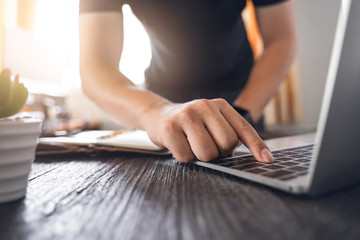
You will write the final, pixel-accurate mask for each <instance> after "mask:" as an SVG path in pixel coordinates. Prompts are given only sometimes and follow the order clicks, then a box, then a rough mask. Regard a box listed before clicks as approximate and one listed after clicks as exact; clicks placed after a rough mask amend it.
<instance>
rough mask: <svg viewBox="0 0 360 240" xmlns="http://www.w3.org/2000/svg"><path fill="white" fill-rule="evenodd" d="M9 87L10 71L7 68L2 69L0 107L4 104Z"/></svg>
mask: <svg viewBox="0 0 360 240" xmlns="http://www.w3.org/2000/svg"><path fill="white" fill-rule="evenodd" d="M10 87H11V72H10V70H9V69H4V71H2V72H1V73H0V109H1V108H3V107H4V106H5V104H6V103H7V100H8V98H9V95H10Z"/></svg>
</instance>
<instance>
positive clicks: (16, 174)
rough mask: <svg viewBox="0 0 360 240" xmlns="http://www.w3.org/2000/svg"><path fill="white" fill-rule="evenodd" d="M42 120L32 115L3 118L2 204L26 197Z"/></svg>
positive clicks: (0, 127)
mask: <svg viewBox="0 0 360 240" xmlns="http://www.w3.org/2000/svg"><path fill="white" fill-rule="evenodd" d="M41 123H42V121H41V120H38V119H34V118H31V117H23V118H5V119H0V203H3V202H8V201H12V200H16V199H20V198H22V197H24V196H25V194H26V187H27V183H28V178H29V173H30V170H31V164H32V163H33V161H34V159H35V149H36V145H37V142H38V138H39V135H40V131H41Z"/></svg>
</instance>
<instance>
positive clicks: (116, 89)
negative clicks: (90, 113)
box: [79, 12, 273, 162]
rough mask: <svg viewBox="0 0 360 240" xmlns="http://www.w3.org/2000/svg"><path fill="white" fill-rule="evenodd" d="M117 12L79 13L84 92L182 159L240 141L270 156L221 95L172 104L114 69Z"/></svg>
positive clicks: (118, 44)
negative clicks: (217, 97)
mask: <svg viewBox="0 0 360 240" xmlns="http://www.w3.org/2000/svg"><path fill="white" fill-rule="evenodd" d="M122 22H123V17H122V14H121V13H120V12H100V13H87V14H82V15H80V23H79V24H80V25H79V32H80V74H81V79H82V86H83V90H84V92H85V94H87V95H88V96H89V97H90V98H91V99H92V100H93V101H94V102H95V103H96V104H98V105H99V106H100V107H101V108H102V109H103V110H104V111H106V112H107V113H109V114H110V115H112V116H113V117H115V118H116V119H117V120H119V121H120V122H122V123H123V124H125V125H127V126H130V127H133V128H137V129H144V130H146V131H147V133H148V134H149V137H150V138H151V140H152V141H153V142H154V143H155V144H157V145H159V146H163V147H166V148H168V149H169V150H170V151H171V152H172V153H173V155H174V157H175V158H177V159H178V160H179V161H181V162H189V161H191V160H193V159H194V158H195V157H197V158H198V159H199V160H202V161H210V160H212V159H214V158H216V157H218V156H226V155H229V154H231V153H232V151H233V150H234V149H235V148H236V147H237V146H238V145H239V144H240V143H244V144H245V145H246V146H247V147H248V148H249V149H250V151H251V152H252V153H253V155H254V156H255V158H256V159H258V160H259V161H266V162H269V161H272V160H273V158H272V155H271V153H270V152H269V150H268V148H267V146H266V145H265V143H264V142H263V141H262V140H261V139H260V138H259V136H258V135H257V133H256V132H255V130H254V129H253V128H252V127H251V126H250V125H249V124H248V123H247V122H246V121H245V120H244V119H243V118H242V117H241V116H240V115H238V114H237V113H236V112H235V111H234V110H233V109H232V107H231V106H230V105H229V104H228V103H227V102H226V101H225V100H222V99H214V100H204V99H202V100H195V101H191V102H188V103H184V104H175V103H172V102H170V101H168V100H166V99H164V98H162V97H160V96H158V95H156V94H154V93H152V92H150V91H145V90H140V89H138V88H137V87H136V86H135V85H134V84H133V83H132V82H131V81H130V80H129V79H128V78H126V77H125V76H124V75H123V74H122V73H121V72H120V71H119V61H120V58H121V52H122V42H123V23H122Z"/></svg>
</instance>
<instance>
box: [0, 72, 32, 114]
mask: <svg viewBox="0 0 360 240" xmlns="http://www.w3.org/2000/svg"><path fill="white" fill-rule="evenodd" d="M28 95H29V92H28V90H27V88H26V87H24V85H23V84H22V83H19V76H18V75H16V76H15V79H14V81H11V72H10V70H8V69H5V70H4V71H2V73H1V74H0V118H2V117H9V116H11V115H14V114H16V113H17V112H19V111H20V110H21V109H22V108H23V106H24V104H25V103H26V100H27V97H28Z"/></svg>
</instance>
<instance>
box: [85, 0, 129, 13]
mask: <svg viewBox="0 0 360 240" xmlns="http://www.w3.org/2000/svg"><path fill="white" fill-rule="evenodd" d="M125 3H126V0H80V5H79V13H86V12H99V11H121V9H122V6H123V5H124V4H125Z"/></svg>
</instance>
